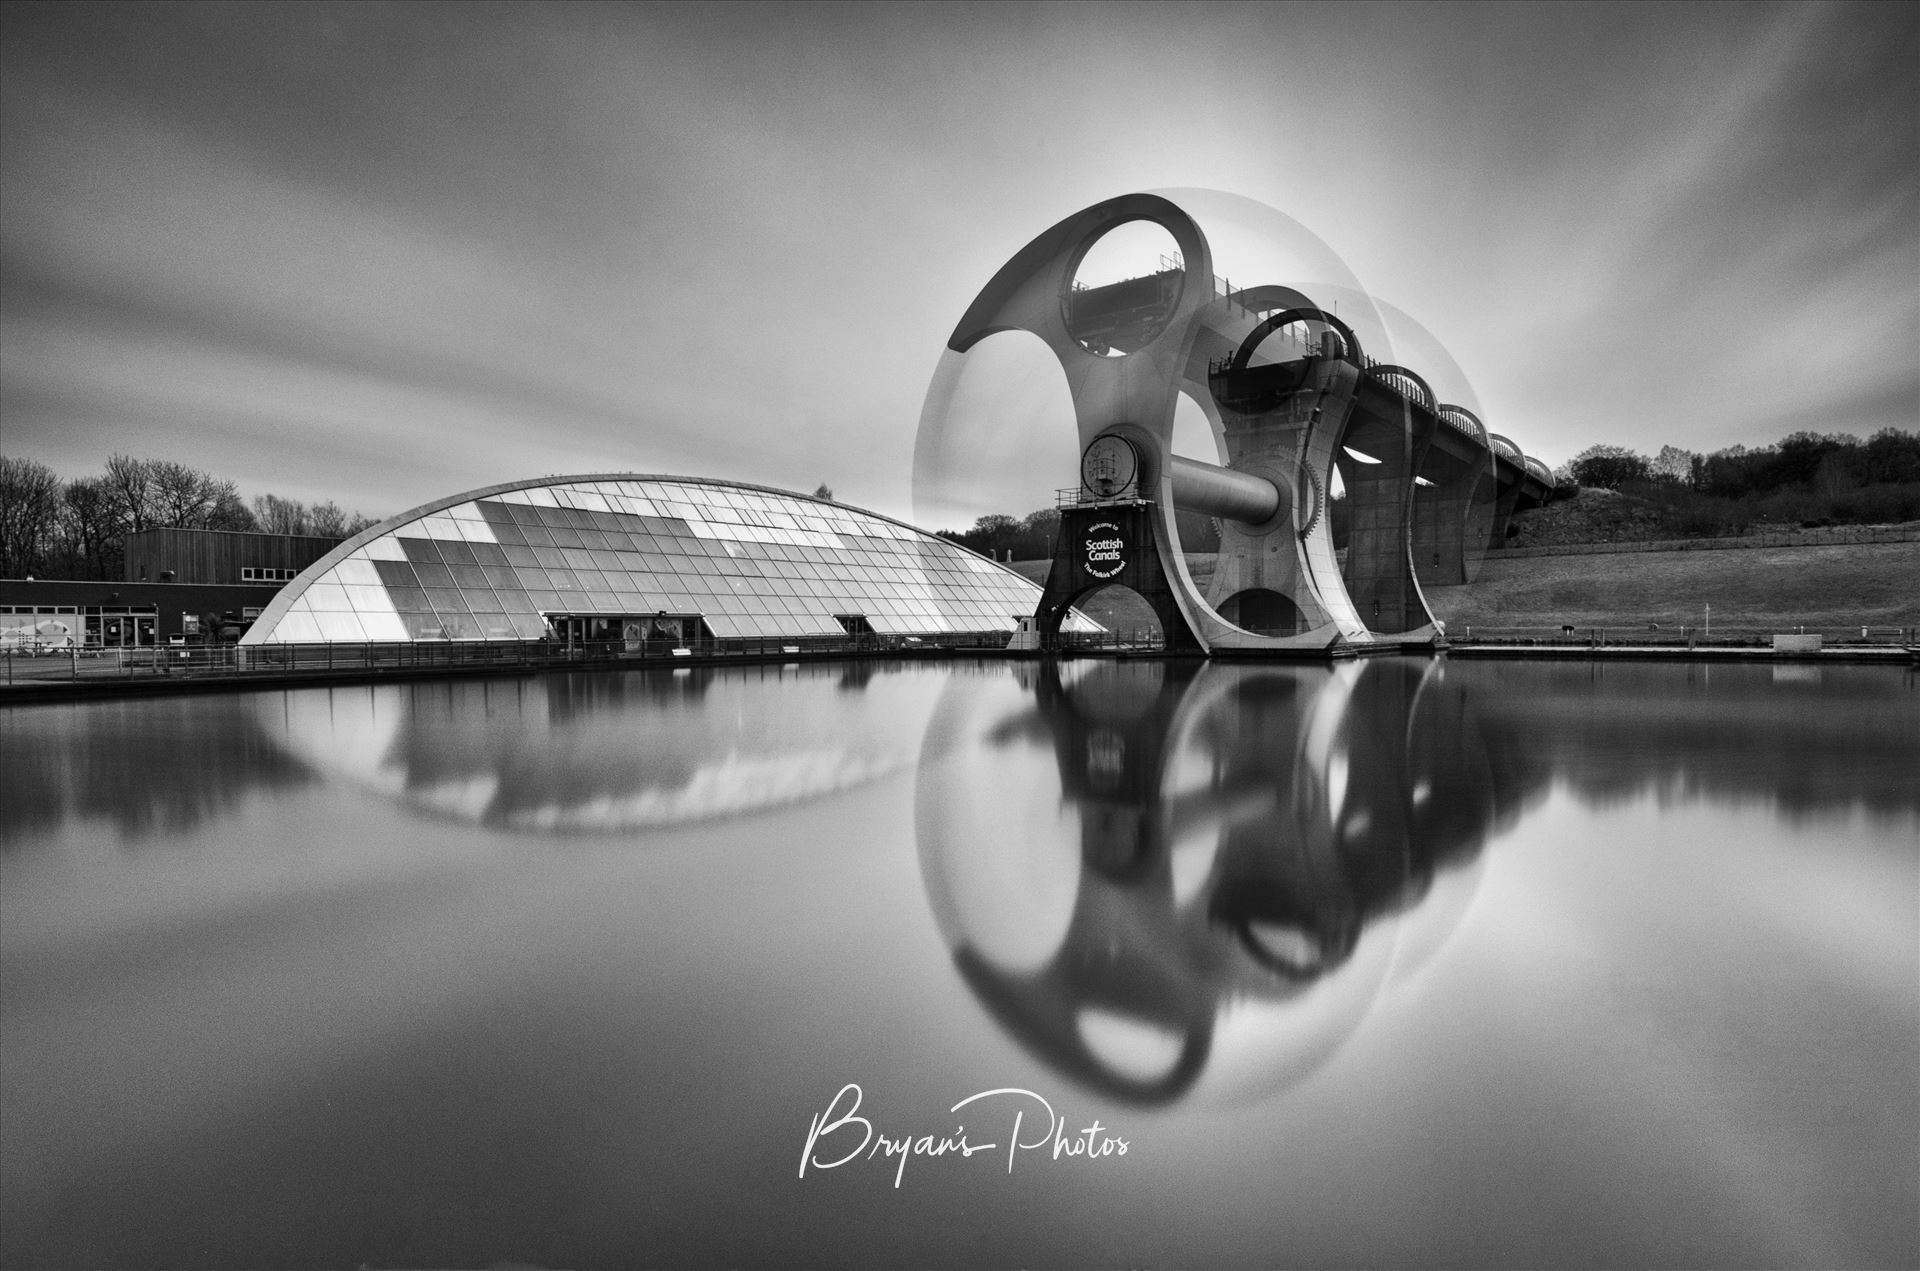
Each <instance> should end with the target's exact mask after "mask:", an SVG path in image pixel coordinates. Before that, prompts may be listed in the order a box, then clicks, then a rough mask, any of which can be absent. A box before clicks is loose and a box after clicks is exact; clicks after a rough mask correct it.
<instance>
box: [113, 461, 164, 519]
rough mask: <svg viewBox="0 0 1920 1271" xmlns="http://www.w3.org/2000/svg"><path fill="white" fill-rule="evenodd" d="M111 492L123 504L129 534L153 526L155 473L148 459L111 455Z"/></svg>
mask: <svg viewBox="0 0 1920 1271" xmlns="http://www.w3.org/2000/svg"><path fill="white" fill-rule="evenodd" d="M106 481H107V489H108V490H110V491H111V492H112V493H113V497H114V498H115V499H117V500H118V501H119V504H120V515H121V519H123V520H124V521H125V522H126V526H127V531H128V532H129V533H138V532H139V531H141V530H144V529H150V528H152V526H153V473H152V470H151V468H150V467H149V466H148V464H147V461H146V460H144V459H135V458H134V457H133V456H132V455H111V456H109V457H108V459H107V476H106Z"/></svg>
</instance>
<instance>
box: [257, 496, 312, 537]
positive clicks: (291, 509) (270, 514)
mask: <svg viewBox="0 0 1920 1271" xmlns="http://www.w3.org/2000/svg"><path fill="white" fill-rule="evenodd" d="M253 519H254V521H255V522H256V523H258V525H259V526H260V529H261V532H263V533H266V534H305V533H306V532H307V505H306V504H304V503H302V502H300V500H298V499H283V498H281V497H280V496H279V495H277V494H262V495H260V496H258V497H257V498H255V499H254V501H253Z"/></svg>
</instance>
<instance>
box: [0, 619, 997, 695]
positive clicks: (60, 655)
mask: <svg viewBox="0 0 1920 1271" xmlns="http://www.w3.org/2000/svg"><path fill="white" fill-rule="evenodd" d="M1011 634H1012V633H1011V632H1008V631H1004V630H990V631H962V632H944V633H934V634H921V635H891V634H877V633H862V634H859V635H841V636H797V637H794V636H787V637H777V636H765V637H739V638H730V639H709V640H694V641H686V642H682V641H674V640H657V639H656V640H631V641H629V640H601V641H579V640H576V641H572V642H568V641H565V640H423V641H407V642H392V643H387V642H359V643H346V642H333V643H315V644H256V645H232V644H171V645H153V646H143V647H138V648H108V649H100V648H69V649H50V650H15V649H8V650H4V651H0V662H4V664H5V672H4V676H3V677H0V685H7V686H15V685H31V684H48V683H55V682H60V681H72V682H95V681H127V680H134V679H141V680H156V679H163V678H173V679H180V680H203V681H216V680H245V679H265V678H273V677H286V676H299V677H312V678H324V677H326V676H328V675H339V676H344V675H381V674H401V675H406V674H423V673H424V674H431V673H459V672H477V673H484V672H487V671H519V670H542V669H552V670H566V669H573V668H586V667H614V668H644V667H660V666H686V665H691V664H695V663H706V662H713V661H728V660H733V659H754V660H761V661H764V660H769V659H786V658H793V659H801V660H804V659H806V658H809V657H813V658H824V657H848V656H910V655H913V654H916V653H925V652H936V651H945V650H963V649H1003V648H1005V647H1006V644H1007V641H1008V639H1009V638H1010V637H1011Z"/></svg>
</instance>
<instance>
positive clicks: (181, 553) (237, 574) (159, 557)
mask: <svg viewBox="0 0 1920 1271" xmlns="http://www.w3.org/2000/svg"><path fill="white" fill-rule="evenodd" d="M339 545H340V540H339V539H338V538H334V537H326V536H321V535H314V534H261V533H257V532H254V531H244V530H184V529H158V530H138V531H136V532H134V533H132V534H129V535H127V546H126V568H125V573H124V577H125V579H126V581H128V582H130V583H132V582H155V583H160V582H169V583H205V584H210V585H214V586H227V585H231V584H235V583H239V584H249V583H273V584H275V585H278V584H281V583H289V582H292V581H293V580H294V579H295V578H297V577H299V575H300V571H301V570H303V569H305V568H306V567H307V566H309V565H311V564H313V563H314V562H315V561H317V560H319V559H320V558H321V557H323V556H325V555H326V554H327V553H328V552H330V551H332V550H333V549H334V548H336V547H338V546H339Z"/></svg>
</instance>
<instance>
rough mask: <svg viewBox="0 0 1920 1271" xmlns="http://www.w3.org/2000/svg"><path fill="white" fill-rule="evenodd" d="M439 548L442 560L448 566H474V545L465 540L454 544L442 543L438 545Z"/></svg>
mask: <svg viewBox="0 0 1920 1271" xmlns="http://www.w3.org/2000/svg"><path fill="white" fill-rule="evenodd" d="M438 546H439V548H440V559H441V560H443V561H445V562H447V564H449V565H471V564H473V544H471V543H468V542H466V541H465V540H461V541H458V542H454V541H445V542H441V543H439V544H438Z"/></svg>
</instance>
